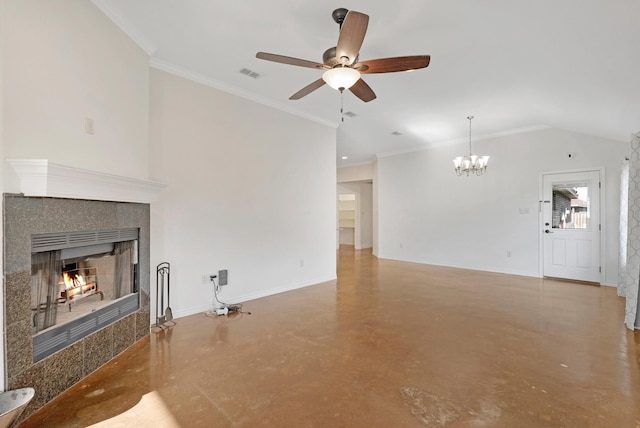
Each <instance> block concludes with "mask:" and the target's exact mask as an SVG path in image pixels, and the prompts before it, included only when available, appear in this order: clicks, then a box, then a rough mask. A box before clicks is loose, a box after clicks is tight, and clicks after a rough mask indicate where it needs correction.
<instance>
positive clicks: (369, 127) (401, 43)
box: [93, 0, 640, 166]
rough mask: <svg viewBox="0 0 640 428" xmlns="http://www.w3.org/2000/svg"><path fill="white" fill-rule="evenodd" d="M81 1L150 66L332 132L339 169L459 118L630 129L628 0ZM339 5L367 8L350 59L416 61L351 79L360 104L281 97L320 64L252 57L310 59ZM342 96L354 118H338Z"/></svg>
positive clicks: (637, 103)
mask: <svg viewBox="0 0 640 428" xmlns="http://www.w3.org/2000/svg"><path fill="white" fill-rule="evenodd" d="M93 2H94V3H95V4H96V5H97V6H98V7H99V8H100V9H101V10H102V11H103V12H104V13H105V14H107V16H109V17H110V18H111V19H112V20H113V21H114V22H115V23H116V24H117V25H118V26H120V28H122V29H123V30H124V31H125V32H126V33H127V34H128V35H129V36H130V37H132V38H133V39H134V40H135V41H136V42H137V43H138V44H139V45H140V46H141V47H142V48H143V49H145V51H146V52H147V53H148V54H149V55H150V57H151V64H152V65H153V66H154V67H157V68H160V69H164V70H167V71H171V72H174V73H177V74H180V75H183V76H185V77H190V78H192V79H195V80H198V81H200V82H203V83H206V84H209V85H212V86H214V87H218V88H221V89H223V90H226V91H229V92H231V93H235V94H238V95H241V96H245V97H248V98H250V99H254V100H257V101H259V102H262V103H265V104H268V105H271V106H274V107H277V108H279V109H282V110H285V111H289V112H292V113H295V114H298V115H301V116H304V117H308V118H312V119H314V120H316V121H319V122H322V123H326V124H330V125H332V126H336V127H338V128H339V131H338V136H339V138H338V147H337V155H338V159H337V163H338V165H339V166H340V165H348V164H355V163H362V162H368V161H371V160H373V159H374V157H375V155H376V154H388V153H395V152H403V151H410V150H413V149H418V148H422V147H428V146H430V145H437V144H448V143H454V142H461V141H466V139H467V138H468V133H469V128H468V126H469V124H468V121H467V119H466V117H467V116H469V115H473V116H475V119H474V121H473V135H474V139H475V138H482V137H488V136H495V135H504V134H509V133H517V132H523V131H527V130H532V129H540V128H545V127H554V128H562V129H566V130H570V131H576V132H581V133H585V134H591V135H595V136H599V137H604V138H607V139H611V140H615V141H627V140H629V135H630V134H631V133H634V132H638V131H640V79H639V78H638V75H640V54H639V52H640V25H638V18H639V17H640V2H638V1H637V0H607V1H602V0H538V1H526V2H525V1H513V0H458V1H451V0H399V1H397V2H388V1H383V0H369V1H366V0H344V1H334V0H331V1H311V0H270V1H257V0H256V1H250V0H234V1H227V2H223V1H219V0H208V1H205V0H183V1H177V0H93ZM339 7H344V8H347V9H350V10H356V11H359V12H362V13H365V14H367V15H369V25H368V30H367V34H366V37H365V39H364V43H363V45H362V48H361V50H360V59H361V60H367V59H374V58H384V57H394V56H406V55H424V54H428V55H431V63H430V65H429V67H428V68H425V69H421V70H417V71H414V72H410V73H407V72H400V73H389V74H371V75H365V76H363V78H364V79H365V81H366V82H367V83H368V84H369V86H371V88H372V89H373V90H374V91H375V93H376V94H377V99H375V100H373V101H371V102H368V103H364V102H362V101H360V100H359V99H358V98H356V97H355V96H354V95H353V94H352V93H350V92H345V93H344V95H343V96H342V97H341V95H340V93H339V92H337V91H336V90H333V89H331V88H330V87H328V86H326V85H325V86H323V87H321V88H319V89H317V90H316V91H314V92H312V93H311V94H309V95H307V96H305V97H304V98H302V99H300V100H297V101H290V100H289V99H288V98H289V96H291V95H292V94H294V93H295V92H297V91H298V90H299V89H301V88H303V87H304V86H306V85H308V84H309V83H311V82H313V81H314V80H317V79H318V78H320V76H321V75H322V71H321V70H316V69H310V68H302V67H295V66H290V65H283V64H278V63H274V62H269V61H263V60H260V59H257V58H256V56H255V55H256V52H258V51H264V52H270V53H276V54H281V55H286V56H291V57H297V58H302V59H306V60H310V61H315V62H322V53H323V52H324V51H325V50H326V49H328V48H329V47H332V46H335V45H336V42H337V39H338V31H339V27H338V25H337V24H336V23H335V22H334V21H333V19H332V17H331V13H332V11H333V10H334V9H336V8H339ZM243 69H245V72H244V73H242V72H241V70H243ZM247 70H249V71H250V72H253V73H255V74H257V75H258V76H257V77H251V76H249V75H247V74H246V73H249V71H247ZM249 74H250V73H249ZM342 104H343V105H344V111H346V112H349V113H353V114H354V115H355V116H353V117H350V116H346V117H345V118H344V122H342V121H341V114H340V108H341V105H342ZM397 134H400V135H397ZM342 156H348V159H347V160H342V159H341V157H342Z"/></svg>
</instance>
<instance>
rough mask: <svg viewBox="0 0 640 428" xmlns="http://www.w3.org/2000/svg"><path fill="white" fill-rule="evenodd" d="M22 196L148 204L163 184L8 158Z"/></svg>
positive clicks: (32, 160) (37, 161)
mask: <svg viewBox="0 0 640 428" xmlns="http://www.w3.org/2000/svg"><path fill="white" fill-rule="evenodd" d="M7 162H8V163H9V164H10V165H11V167H12V168H13V169H14V171H15V172H16V173H17V175H18V177H19V179H20V192H21V193H22V194H24V195H25V196H35V197H53V198H72V199H90V200H99V201H116V202H140V203H151V202H155V201H157V200H158V194H159V193H160V192H161V191H162V190H163V189H164V188H165V187H166V184H162V183H158V182H155V181H149V180H141V179H139V178H131V177H123V176H120V175H114V174H107V173H103V172H97V171H92V170H88V169H82V168H75V167H71V166H67V165H62V164H58V163H54V162H51V161H49V160H46V159H7Z"/></svg>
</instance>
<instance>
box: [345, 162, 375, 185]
mask: <svg viewBox="0 0 640 428" xmlns="http://www.w3.org/2000/svg"><path fill="white" fill-rule="evenodd" d="M371 180H373V165H372V164H370V163H368V164H360V165H353V166H343V167H340V168H338V183H347V182H350V181H371Z"/></svg>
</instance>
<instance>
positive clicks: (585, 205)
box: [552, 182, 590, 229]
mask: <svg viewBox="0 0 640 428" xmlns="http://www.w3.org/2000/svg"><path fill="white" fill-rule="evenodd" d="M552 212H553V217H552V226H553V228H554V229H589V227H590V225H589V183H588V182H578V183H554V184H553V211H552Z"/></svg>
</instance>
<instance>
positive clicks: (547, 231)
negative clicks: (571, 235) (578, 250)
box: [544, 229, 553, 233]
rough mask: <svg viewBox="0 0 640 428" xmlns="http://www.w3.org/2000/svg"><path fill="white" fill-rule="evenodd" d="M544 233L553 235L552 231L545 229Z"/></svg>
mask: <svg viewBox="0 0 640 428" xmlns="http://www.w3.org/2000/svg"><path fill="white" fill-rule="evenodd" d="M544 233H553V232H552V231H550V230H549V229H545V230H544Z"/></svg>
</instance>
